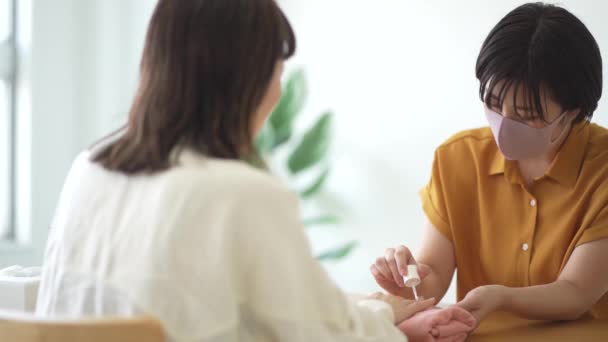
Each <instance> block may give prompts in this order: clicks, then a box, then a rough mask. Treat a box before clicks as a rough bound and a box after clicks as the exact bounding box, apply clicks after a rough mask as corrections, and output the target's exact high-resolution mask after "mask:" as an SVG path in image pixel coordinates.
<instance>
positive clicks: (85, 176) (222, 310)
mask: <svg viewBox="0 0 608 342" xmlns="http://www.w3.org/2000/svg"><path fill="white" fill-rule="evenodd" d="M294 50H295V38H294V34H293V31H292V29H291V27H290V25H289V23H288V21H287V19H286V18H285V16H284V15H283V13H282V12H281V10H280V9H279V7H278V6H277V4H276V3H275V2H274V0H189V1H175V0H160V1H159V2H158V5H157V7H156V10H155V12H154V15H153V17H152V20H151V22H150V26H149V30H148V34H147V38H146V44H145V49H144V54H143V59H142V63H141V81H140V84H139V88H138V91H137V95H136V97H135V100H134V102H133V105H132V107H131V110H130V115H129V120H128V123H127V125H126V126H125V127H124V128H123V129H121V130H119V131H118V132H117V133H115V134H113V135H112V136H111V137H109V138H107V139H104V141H102V142H101V143H100V144H98V145H97V146H95V147H94V148H92V149H91V150H89V151H85V152H83V153H82V154H81V155H80V156H78V158H77V159H76V161H75V162H74V164H73V166H72V169H71V171H70V173H69V175H68V177H67V180H66V183H65V185H64V188H63V191H62V194H61V198H60V200H59V204H58V208H57V212H56V215H55V218H54V220H53V222H52V227H51V231H50V236H49V241H48V245H47V250H46V255H45V264H44V271H43V279H42V284H41V290H40V294H39V303H38V307H37V312H38V314H40V315H59V316H71V317H82V316H89V317H90V316H110V315H111V316H130V315H153V316H155V317H157V318H158V319H159V320H160V321H161V322H162V323H163V326H164V328H165V331H166V334H167V338H168V339H169V340H171V341H199V342H203V341H204V342H216V341H217V342H220V341H296V342H300V341H301V342H310V341H387V342H390V341H405V340H406V338H405V336H404V335H403V334H402V333H401V332H400V331H399V330H398V329H397V328H395V323H399V322H401V321H403V320H404V319H407V318H409V317H410V316H412V315H413V314H415V313H416V312H418V311H421V310H425V309H426V308H428V307H430V306H432V305H433V300H428V301H424V302H417V303H411V302H408V301H406V300H403V299H401V298H397V297H391V296H387V295H375V296H374V298H373V299H372V298H361V299H360V300H359V301H356V300H355V299H353V298H352V297H347V296H345V295H344V294H343V293H342V292H341V291H340V290H339V289H338V288H337V287H336V286H335V285H334V283H333V282H332V281H331V280H330V279H329V278H328V276H327V274H326V273H325V272H324V271H323V269H322V267H321V266H320V265H319V264H318V263H317V262H316V261H315V260H314V258H313V257H312V255H311V251H310V248H309V245H308V241H307V238H306V236H305V234H304V231H303V230H302V228H301V225H300V223H299V218H300V215H299V213H298V201H297V198H296V197H295V196H294V195H293V194H292V193H290V192H289V190H288V189H287V188H286V187H285V186H283V185H282V184H281V183H280V182H279V181H277V180H275V179H274V178H273V177H271V176H269V175H268V174H266V173H264V172H260V171H257V170H256V169H253V168H251V167H249V166H248V164H246V163H245V162H242V161H241V160H243V159H246V158H249V157H251V156H252V155H254V154H255V152H254V148H253V143H252V142H253V141H254V139H253V138H254V136H255V134H256V133H257V132H258V131H259V130H260V128H261V127H262V125H263V123H264V121H265V120H266V118H267V116H268V115H269V113H270V112H271V111H272V109H273V107H274V106H275V104H276V103H277V101H278V99H279V97H280V88H281V87H280V78H281V74H282V71H283V61H284V60H285V59H287V58H288V57H290V56H291V55H292V54H293V53H294Z"/></svg>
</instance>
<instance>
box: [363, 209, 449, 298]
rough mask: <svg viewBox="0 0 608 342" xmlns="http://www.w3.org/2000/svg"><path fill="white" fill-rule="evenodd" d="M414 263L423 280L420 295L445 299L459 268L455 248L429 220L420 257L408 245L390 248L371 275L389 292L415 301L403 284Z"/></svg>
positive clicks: (373, 268)
mask: <svg viewBox="0 0 608 342" xmlns="http://www.w3.org/2000/svg"><path fill="white" fill-rule="evenodd" d="M412 264H418V273H419V274H420V276H421V277H422V278H423V281H422V284H421V285H420V286H418V287H417V290H418V294H419V295H421V296H423V297H425V298H436V299H437V300H438V301H439V300H441V298H443V296H444V295H445V293H446V291H447V290H448V288H449V286H450V283H451V281H452V277H453V276H454V271H455V269H456V259H455V257H454V246H453V245H452V242H451V241H450V240H449V239H448V238H446V237H445V236H443V235H442V234H441V233H440V232H439V230H437V228H435V226H433V224H432V223H431V222H430V221H429V220H428V219H426V222H425V226H424V235H423V239H422V244H421V248H420V251H419V253H418V258H414V257H413V256H412V254H411V252H410V250H409V249H408V248H407V247H405V246H399V247H397V248H395V249H393V248H389V249H387V250H386V252H385V255H384V256H383V257H380V258H378V259H377V260H376V263H375V264H374V265H372V267H371V272H372V274H373V276H374V278H375V279H376V282H377V283H378V284H379V285H380V286H381V287H382V288H384V289H385V290H386V291H388V292H389V293H392V294H394V295H398V296H402V297H406V298H409V299H412V298H413V293H412V291H411V290H410V289H409V288H407V287H405V285H404V282H403V277H404V276H406V275H407V265H412Z"/></svg>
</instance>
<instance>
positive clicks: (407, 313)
mask: <svg viewBox="0 0 608 342" xmlns="http://www.w3.org/2000/svg"><path fill="white" fill-rule="evenodd" d="M370 298H372V299H377V300H381V301H383V302H385V303H387V304H388V305H390V306H391V307H392V308H393V313H394V314H395V324H399V323H401V322H403V321H405V320H406V319H408V318H410V317H412V316H414V315H415V314H417V313H418V312H421V311H424V310H428V309H430V308H432V307H433V306H435V298H431V299H426V300H421V301H413V300H409V299H405V298H403V297H398V296H393V295H390V294H384V293H381V292H377V293H374V294H372V295H371V296H370Z"/></svg>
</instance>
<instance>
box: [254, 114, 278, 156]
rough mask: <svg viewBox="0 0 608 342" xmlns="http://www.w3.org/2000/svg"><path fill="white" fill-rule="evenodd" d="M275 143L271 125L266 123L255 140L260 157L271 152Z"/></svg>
mask: <svg viewBox="0 0 608 342" xmlns="http://www.w3.org/2000/svg"><path fill="white" fill-rule="evenodd" d="M274 141H275V132H274V128H273V127H272V124H270V122H268V121H267V122H266V123H265V124H264V127H262V130H261V131H260V133H258V136H257V137H256V139H255V146H256V148H257V150H258V152H259V153H260V154H261V155H266V154H268V153H270V152H271V151H272V148H273V146H274Z"/></svg>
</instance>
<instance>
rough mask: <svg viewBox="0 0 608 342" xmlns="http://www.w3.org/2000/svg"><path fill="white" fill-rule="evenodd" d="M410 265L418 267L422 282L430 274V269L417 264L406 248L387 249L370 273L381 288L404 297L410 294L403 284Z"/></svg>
mask: <svg viewBox="0 0 608 342" xmlns="http://www.w3.org/2000/svg"><path fill="white" fill-rule="evenodd" d="M408 265H417V266H418V275H419V276H420V279H421V280H423V279H424V278H425V277H426V276H427V275H429V273H430V267H428V266H427V265H424V264H419V263H417V262H416V260H415V259H414V256H413V255H412V253H411V252H410V250H409V249H408V248H407V247H405V246H399V247H397V248H389V249H387V250H386V251H385V253H384V256H382V257H379V258H378V259H376V263H375V264H373V265H372V266H371V268H370V271H371V272H372V275H373V276H374V278H375V279H376V282H377V283H378V285H380V287H382V288H383V289H384V290H386V291H387V292H388V293H391V294H393V295H395V296H402V297H404V296H406V294H408V293H409V290H407V289H406V288H405V284H404V282H403V277H404V276H407V266H408Z"/></svg>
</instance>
